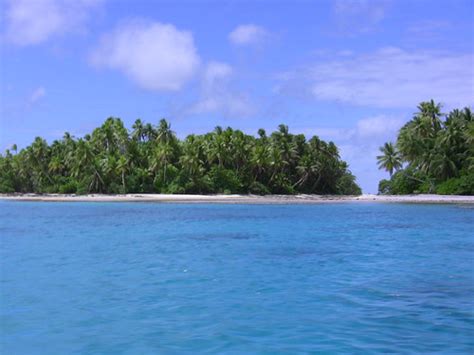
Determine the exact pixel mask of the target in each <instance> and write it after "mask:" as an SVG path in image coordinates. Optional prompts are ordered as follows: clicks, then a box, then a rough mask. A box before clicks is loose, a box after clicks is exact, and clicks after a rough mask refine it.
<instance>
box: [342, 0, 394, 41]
mask: <svg viewBox="0 0 474 355" xmlns="http://www.w3.org/2000/svg"><path fill="white" fill-rule="evenodd" d="M390 2H391V1H390V0H335V1H334V2H333V11H334V14H335V15H336V26H337V29H338V30H339V31H342V32H345V33H347V34H350V35H354V34H356V33H365V32H369V31H371V30H372V29H373V28H374V27H375V26H376V25H377V24H378V23H379V22H381V21H382V20H383V19H384V18H385V15H386V12H387V8H388V6H389V5H390Z"/></svg>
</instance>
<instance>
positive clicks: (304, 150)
mask: <svg viewBox="0 0 474 355" xmlns="http://www.w3.org/2000/svg"><path fill="white" fill-rule="evenodd" d="M132 128H133V130H132V132H129V131H128V130H127V129H126V128H125V127H124V125H123V122H122V121H121V120H120V119H118V118H109V119H107V120H106V121H105V123H104V124H103V125H102V126H101V127H99V128H97V129H95V130H94V131H93V132H92V134H90V135H86V136H85V137H84V138H79V139H75V138H74V137H72V136H71V135H70V134H68V133H66V134H65V135H64V137H63V139H61V140H56V141H54V142H53V143H52V144H51V145H48V143H47V142H46V141H45V140H44V139H42V138H39V137H37V138H36V139H35V141H34V142H33V143H32V144H31V145H30V146H28V147H27V148H25V149H22V150H21V151H19V152H17V149H16V146H14V147H13V148H12V149H11V151H10V150H7V151H6V153H5V154H4V155H0V192H4V193H5V192H36V193H78V194H84V193H132V192H135V193H146V192H149V193H151V192H155V193H157V192H159V193H255V194H269V193H277V194H293V193H315V194H360V192H361V191H360V188H359V187H358V186H357V184H356V183H355V177H354V176H353V175H352V174H351V173H350V171H349V170H348V166H347V164H346V163H345V162H344V161H341V160H340V158H339V153H338V149H337V147H336V146H335V145H334V143H332V142H329V143H326V142H324V141H322V140H320V139H319V138H318V137H316V136H315V137H312V138H311V139H310V140H309V141H306V139H305V137H304V135H301V134H298V135H293V134H290V133H289V132H288V127H287V126H285V125H280V126H279V130H278V131H276V132H273V133H272V134H271V135H270V136H267V135H266V133H265V131H264V130H263V129H260V130H259V131H258V136H259V137H258V138H256V137H253V136H250V135H246V134H244V133H243V132H242V131H239V130H233V129H231V128H227V129H222V128H221V127H216V129H215V130H214V131H213V132H210V133H207V134H204V135H194V134H193V135H189V136H188V137H186V139H184V140H179V139H178V138H177V137H176V135H175V134H174V132H173V131H171V128H170V125H169V124H168V122H166V121H165V120H161V121H160V122H159V125H158V126H157V127H154V126H153V125H151V124H144V123H142V121H141V120H137V121H136V122H135V124H134V125H133V127H132Z"/></svg>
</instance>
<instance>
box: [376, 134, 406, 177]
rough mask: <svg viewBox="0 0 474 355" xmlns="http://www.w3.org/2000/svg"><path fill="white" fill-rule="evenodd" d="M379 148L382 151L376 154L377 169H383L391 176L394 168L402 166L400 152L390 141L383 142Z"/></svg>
mask: <svg viewBox="0 0 474 355" xmlns="http://www.w3.org/2000/svg"><path fill="white" fill-rule="evenodd" d="M379 150H380V152H381V153H382V155H378V156H377V162H378V165H379V169H385V170H386V171H388V172H389V174H390V176H392V175H393V171H394V170H395V171H396V170H398V169H400V168H401V167H402V160H401V157H400V153H399V152H398V151H397V150H396V149H395V146H394V145H393V144H392V143H391V142H390V143H385V144H384V145H383V147H380V149H379Z"/></svg>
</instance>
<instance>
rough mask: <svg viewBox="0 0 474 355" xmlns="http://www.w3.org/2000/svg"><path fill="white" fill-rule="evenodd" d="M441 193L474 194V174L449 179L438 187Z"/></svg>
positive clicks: (437, 189) (437, 190)
mask: <svg viewBox="0 0 474 355" xmlns="http://www.w3.org/2000/svg"><path fill="white" fill-rule="evenodd" d="M436 193H438V194H440V195H474V174H473V173H471V174H466V175H463V176H461V177H459V178H451V179H448V180H446V181H444V182H442V183H441V184H439V185H438V186H437V188H436Z"/></svg>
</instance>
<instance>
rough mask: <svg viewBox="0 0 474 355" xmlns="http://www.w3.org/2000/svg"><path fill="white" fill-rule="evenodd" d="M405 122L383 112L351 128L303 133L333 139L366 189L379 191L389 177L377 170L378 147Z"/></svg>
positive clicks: (304, 131)
mask: <svg viewBox="0 0 474 355" xmlns="http://www.w3.org/2000/svg"><path fill="white" fill-rule="evenodd" d="M404 123H405V121H404V120H403V119H401V118H398V117H391V116H384V115H381V116H375V117H367V118H363V119H360V120H358V121H357V122H356V124H355V125H354V126H353V127H350V128H327V127H324V128H308V129H303V130H302V132H303V133H305V134H306V135H307V136H312V135H317V136H319V137H320V138H322V139H324V140H331V141H334V142H335V143H336V145H337V146H338V147H339V149H340V154H341V157H342V159H344V160H345V161H347V162H348V163H349V167H350V169H351V171H352V172H353V173H354V174H355V175H356V176H357V181H358V183H359V184H360V185H361V187H362V189H363V190H364V192H370V193H376V192H377V184H378V181H380V180H381V179H383V178H386V177H387V174H386V172H384V171H380V170H378V169H377V158H376V157H377V155H378V154H379V150H378V149H379V147H380V146H382V145H383V144H384V143H385V142H387V141H394V140H395V138H396V135H397V132H398V130H399V129H400V128H401V127H402V126H403V124H404Z"/></svg>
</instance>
